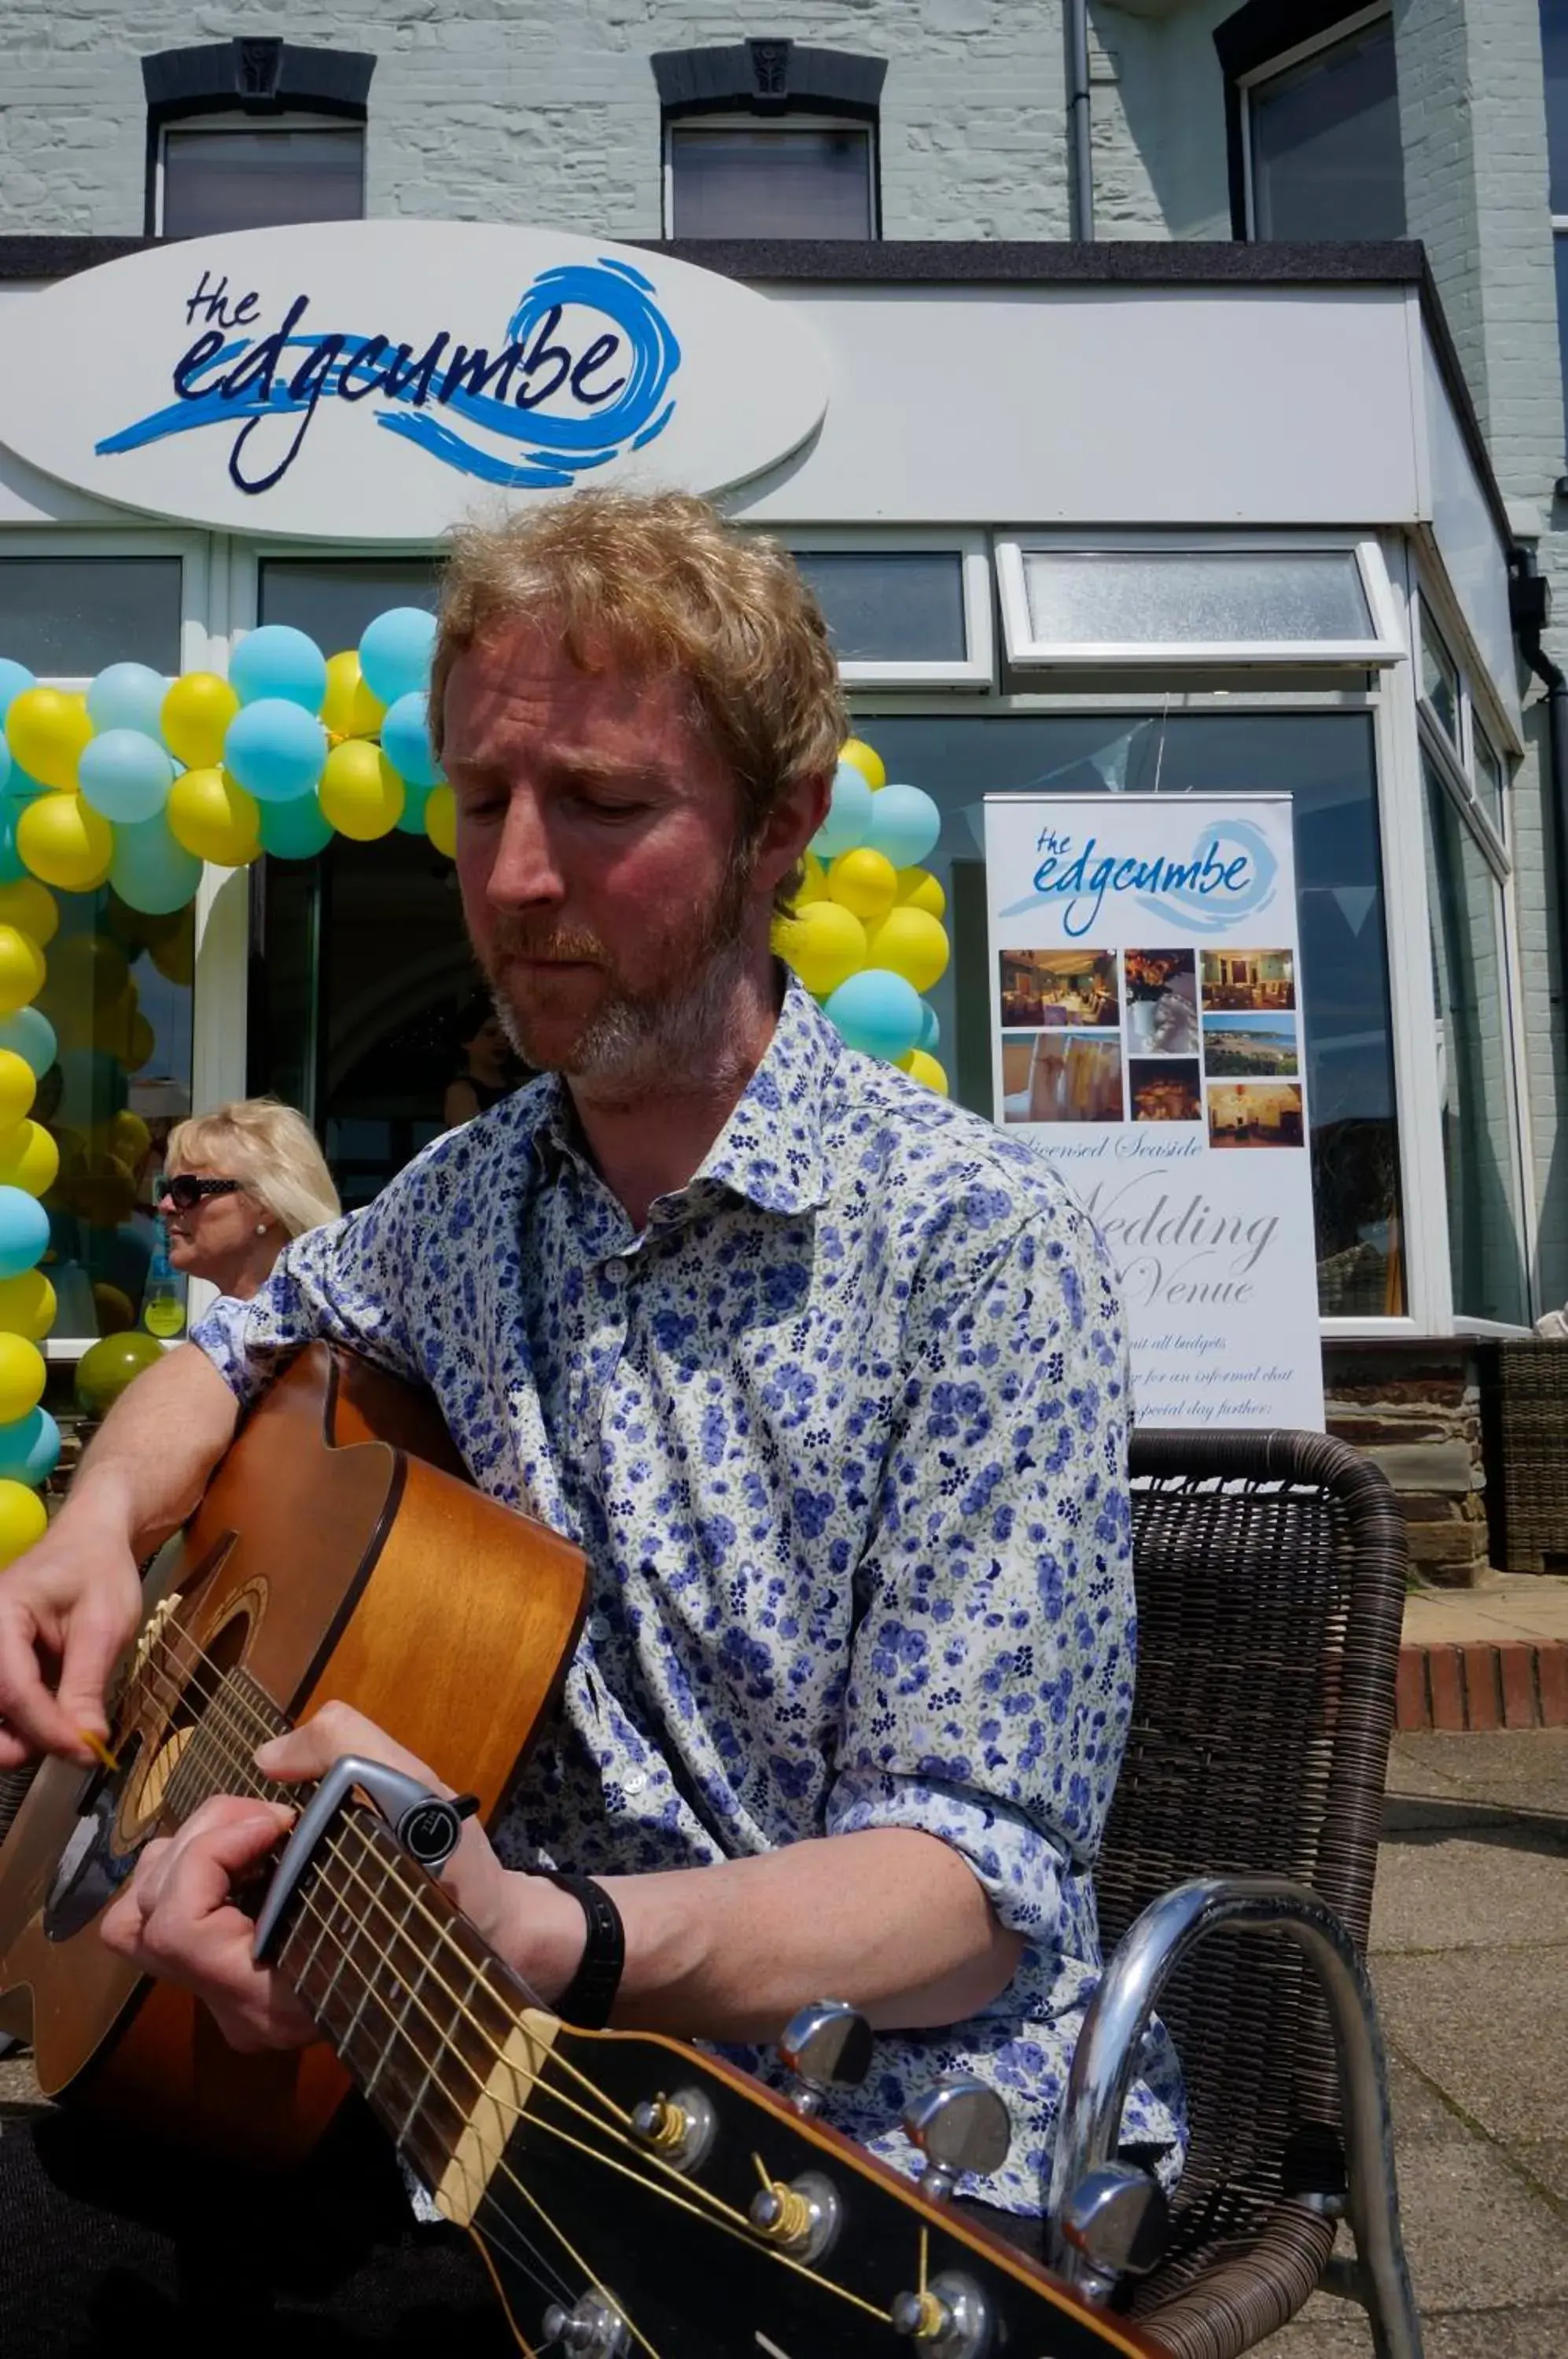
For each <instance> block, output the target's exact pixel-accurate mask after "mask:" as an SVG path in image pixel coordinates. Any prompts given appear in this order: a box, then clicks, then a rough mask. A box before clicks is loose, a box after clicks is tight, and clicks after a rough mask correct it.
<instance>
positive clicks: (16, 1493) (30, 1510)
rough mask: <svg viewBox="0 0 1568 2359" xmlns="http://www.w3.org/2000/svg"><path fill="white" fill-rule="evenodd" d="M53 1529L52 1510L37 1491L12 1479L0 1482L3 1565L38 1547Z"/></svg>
mask: <svg viewBox="0 0 1568 2359" xmlns="http://www.w3.org/2000/svg"><path fill="white" fill-rule="evenodd" d="M48 1529H49V1509H48V1508H47V1507H46V1506H45V1505H44V1503H43V1499H42V1497H41V1495H39V1494H38V1492H37V1491H29V1490H28V1488H27V1484H25V1483H13V1482H12V1481H11V1480H10V1478H9V1476H7V1477H6V1479H5V1481H4V1482H0V1565H4V1564H10V1563H11V1562H12V1561H13V1560H14V1559H15V1558H16V1557H19V1556H24V1555H25V1554H26V1553H27V1549H30V1548H33V1547H36V1545H37V1544H38V1541H39V1540H41V1539H42V1538H43V1536H44V1534H45V1532H47V1531H48Z"/></svg>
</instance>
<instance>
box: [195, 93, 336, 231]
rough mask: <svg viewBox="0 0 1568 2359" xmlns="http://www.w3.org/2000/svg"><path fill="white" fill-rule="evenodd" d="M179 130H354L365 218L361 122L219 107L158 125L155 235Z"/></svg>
mask: <svg viewBox="0 0 1568 2359" xmlns="http://www.w3.org/2000/svg"><path fill="white" fill-rule="evenodd" d="M182 131H225V132H226V131H245V132H252V131H260V132H265V133H267V134H268V135H270V134H272V133H273V132H276V131H341V132H349V131H357V132H358V134H359V219H360V220H361V221H363V220H364V219H365V177H366V172H367V169H368V160H369V151H370V142H369V140H368V138H367V136H366V125H365V122H364V121H363V119H361V118H359V117H354V118H353V119H349V118H347V117H345V116H343V115H341V114H312V113H310V111H309V110H308V109H296V110H295V111H294V112H293V113H291V114H243V113H240V112H236V110H235V109H234V108H233V107H221V108H219V109H217V110H216V111H215V112H213V113H212V114H187V115H181V116H180V118H179V119H178V120H177V121H175V122H173V123H165V124H162V125H159V127H158V170H157V172H156V174H155V176H154V187H153V222H154V234H155V235H156V236H158V237H161V236H162V235H163V196H164V189H165V186H166V181H165V167H166V159H167V158H168V154H169V137H170V136H171V135H172V136H174V137H175V138H178V137H179V136H180V133H181V132H182Z"/></svg>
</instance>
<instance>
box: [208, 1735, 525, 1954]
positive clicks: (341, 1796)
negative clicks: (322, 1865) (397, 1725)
mask: <svg viewBox="0 0 1568 2359" xmlns="http://www.w3.org/2000/svg"><path fill="white" fill-rule="evenodd" d="M355 1788H358V1790H359V1791H360V1792H361V1793H362V1794H363V1795H364V1796H365V1799H366V1800H367V1801H368V1802H369V1803H370V1804H371V1806H372V1807H373V1808H374V1809H375V1810H376V1811H377V1812H378V1813H379V1814H380V1816H381V1818H382V1819H383V1820H385V1821H386V1823H387V1826H388V1827H390V1828H391V1830H392V1833H393V1836H394V1839H395V1840H396V1841H397V1843H398V1844H399V1845H400V1846H401V1848H402V1849H403V1850H404V1851H406V1852H407V1853H408V1857H409V1858H410V1859H412V1860H416V1861H418V1863H419V1866H421V1867H427V1868H432V1869H433V1868H438V1867H440V1866H441V1864H442V1862H443V1861H445V1860H448V1859H450V1858H451V1857H452V1853H453V1852H454V1851H455V1850H456V1849H457V1846H458V1843H459V1842H460V1840H461V1839H462V1835H463V1821H464V1819H471V1818H472V1817H473V1816H474V1812H475V1811H476V1810H478V1808H479V1800H478V1797H477V1796H476V1795H474V1794H458V1795H456V1796H454V1797H453V1799H452V1800H451V1801H447V1800H446V1799H444V1798H443V1797H442V1796H441V1795H440V1794H432V1793H431V1792H430V1788H429V1787H428V1786H421V1785H420V1783H419V1779H418V1778H417V1777H405V1776H404V1774H403V1772H402V1770H401V1769H388V1768H387V1765H386V1763H385V1762H382V1761H365V1760H362V1759H361V1757H360V1756H359V1755H358V1754H357V1753H345V1754H344V1755H343V1757H342V1759H341V1760H338V1761H334V1762H333V1763H332V1767H331V1768H330V1769H329V1770H328V1771H327V1774H326V1776H325V1777H323V1778H322V1779H321V1783H320V1785H319V1786H318V1787H317V1788H316V1790H315V1792H314V1793H313V1794H312V1795H311V1797H310V1800H309V1801H308V1802H307V1803H306V1805H305V1808H304V1809H303V1810H301V1811H300V1813H299V1818H298V1820H297V1821H295V1825H294V1832H293V1833H292V1834H291V1835H290V1836H289V1841H288V1843H287V1845H286V1846H285V1849H284V1853H283V1856H282V1858H281V1859H280V1860H279V1861H278V1865H277V1868H276V1869H275V1871H274V1873H273V1877H272V1882H271V1883H270V1884H269V1885H268V1886H267V1898H266V1899H265V1900H264V1901H263V1903H262V1907H261V1914H260V1915H259V1916H258V1917H257V1919H256V1939H255V1940H254V1941H253V1942H252V1944H251V1955H252V1957H253V1958H254V1959H255V1961H256V1964H257V1965H258V1966H263V1965H266V1964H267V1961H268V1958H269V1957H270V1956H271V1955H272V1953H273V1952H274V1951H276V1949H277V1947H278V1936H279V1931H280V1929H281V1926H282V1922H283V1917H284V1913H285V1911H286V1910H287V1908H288V1907H289V1902H290V1901H291V1900H292V1899H293V1897H294V1896H295V1894H296V1892H297V1891H298V1890H299V1881H300V1878H301V1877H302V1876H303V1875H304V1873H305V1870H306V1869H307V1868H308V1867H309V1866H310V1863H311V1861H312V1860H313V1858H314V1857H315V1854H316V1853H317V1851H318V1850H319V1848H320V1846H321V1842H322V1839H323V1838H324V1836H325V1834H326V1832H327V1829H328V1827H329V1826H330V1825H331V1823H332V1820H333V1819H334V1818H335V1817H336V1816H337V1813H338V1812H339V1810H341V1809H342V1808H343V1804H344V1802H346V1801H347V1799H348V1798H349V1796H350V1794H351V1793H353V1792H354V1789H355Z"/></svg>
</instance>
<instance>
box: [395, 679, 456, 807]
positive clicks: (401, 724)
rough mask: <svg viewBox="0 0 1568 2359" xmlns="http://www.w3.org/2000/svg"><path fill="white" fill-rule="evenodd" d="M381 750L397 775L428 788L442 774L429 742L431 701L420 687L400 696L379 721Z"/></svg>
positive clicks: (442, 771) (439, 778)
mask: <svg viewBox="0 0 1568 2359" xmlns="http://www.w3.org/2000/svg"><path fill="white" fill-rule="evenodd" d="M381 750H382V752H383V753H384V754H385V755H386V756H387V760H388V761H389V762H390V763H391V765H392V767H393V768H394V769H395V770H396V771H397V775H398V777H400V778H406V779H407V780H408V784H409V786H411V787H424V788H430V787H433V786H436V785H438V784H439V783H440V781H441V779H442V778H444V777H445V776H446V772H445V771H444V770H443V769H442V768H441V764H440V763H439V762H438V761H437V760H436V757H435V749H434V748H433V746H432V745H431V744H430V700H429V698H428V697H427V696H426V694H425V691H424V690H423V689H422V688H420V689H416V690H413V691H412V693H411V694H409V695H408V696H400V697H399V698H398V699H397V703H396V704H394V705H393V706H392V707H391V708H390V710H389V711H388V712H387V717H386V719H385V720H384V721H383V722H382V723H381Z"/></svg>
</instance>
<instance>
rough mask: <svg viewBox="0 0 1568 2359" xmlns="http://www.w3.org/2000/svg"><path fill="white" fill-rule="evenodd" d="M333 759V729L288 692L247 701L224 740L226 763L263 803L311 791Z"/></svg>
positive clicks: (290, 798)
mask: <svg viewBox="0 0 1568 2359" xmlns="http://www.w3.org/2000/svg"><path fill="white" fill-rule="evenodd" d="M326 758H327V733H326V731H325V730H324V729H323V728H322V726H321V723H320V722H319V721H318V720H317V719H316V717H315V714H314V713H312V712H306V711H305V710H304V709H303V707H302V706H300V705H298V704H290V703H289V700H288V698H287V697H284V696H264V697H261V698H259V699H258V700H257V701H256V703H255V704H246V705H243V706H242V707H241V709H240V711H239V712H236V713H235V715H234V719H233V720H232V721H231V722H230V723H229V726H228V730H227V733H226V734H225V735H224V738H223V766H224V767H225V769H227V770H229V771H231V772H232V773H233V774H234V777H236V778H237V779H238V780H239V782H240V784H241V786H242V787H244V788H245V791H246V793H247V794H252V795H254V796H255V797H256V800H257V802H258V803H289V802H292V801H293V800H294V799H295V797H296V796H297V795H308V794H309V793H310V789H311V788H312V787H313V786H314V785H315V783H316V781H317V779H318V778H319V777H321V765H322V763H323V762H324V761H325V760H326Z"/></svg>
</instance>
